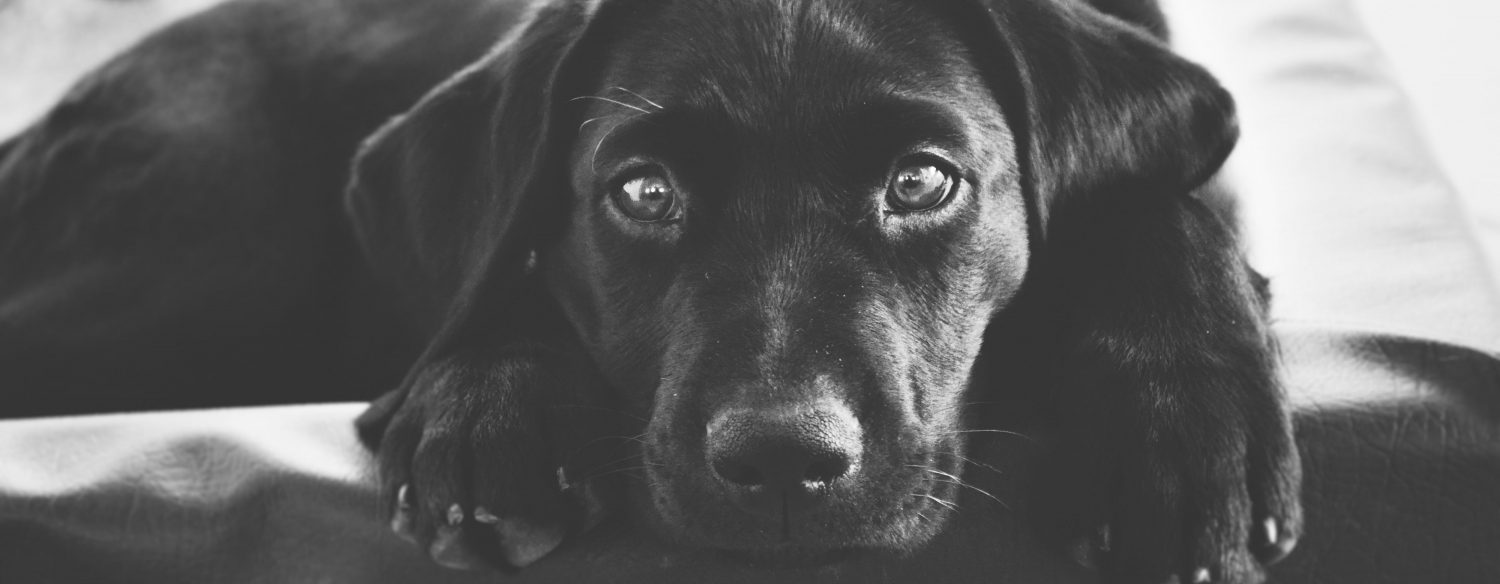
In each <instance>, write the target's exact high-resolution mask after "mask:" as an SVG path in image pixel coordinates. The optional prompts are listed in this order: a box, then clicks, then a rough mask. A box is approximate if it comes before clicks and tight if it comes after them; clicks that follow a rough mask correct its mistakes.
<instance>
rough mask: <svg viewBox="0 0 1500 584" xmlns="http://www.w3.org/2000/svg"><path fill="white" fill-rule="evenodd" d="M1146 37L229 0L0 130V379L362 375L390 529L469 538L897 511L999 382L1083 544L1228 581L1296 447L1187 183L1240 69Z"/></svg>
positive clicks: (117, 395)
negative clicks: (622, 518) (1049, 447)
mask: <svg viewBox="0 0 1500 584" xmlns="http://www.w3.org/2000/svg"><path fill="white" fill-rule="evenodd" d="M502 36H503V38H501V37H502ZM1164 37H1165V26H1164V24H1163V21H1162V17H1161V14H1160V12H1159V11H1158V10H1157V9H1156V6H1155V4H1154V2H1150V1H1149V0H1135V1H1131V0H1114V1H1098V2H1095V3H1093V4H1092V5H1091V4H1086V3H1083V2H1074V1H1069V0H988V1H984V0H923V1H918V0H739V1H732V2H731V1H723V2H709V1H703V0H696V1H689V0H596V1H587V0H555V1H546V2H538V3H536V4H535V5H534V6H523V5H521V4H520V3H518V2H514V1H502V2H485V1H482V0H468V1H465V0H441V1H434V2H428V3H402V2H385V1H381V0H321V1H317V2H277V1H254V0H251V1H242V2H235V3H231V4H228V5H225V6H223V7H221V8H218V9H215V10H213V11H210V12H209V13H206V14H204V15H201V16H199V17H195V18H193V19H190V20H188V21H186V22H184V23H182V24H179V25H177V26H174V27H172V28H170V29H168V30H166V31H164V32H163V33H160V34H158V35H156V36H155V37H153V38H152V39H150V40H148V41H147V42H145V43H144V44H142V45H141V46H139V47H137V48H135V49H133V50H132V51H131V52H130V53H127V54H126V55H125V56H123V57H121V58H120V59H117V60H116V61H114V62H113V63H111V64H110V65H107V66H105V67H104V68H102V69H101V70H100V71H98V72H96V73H95V74H93V75H92V76H91V77H90V78H89V79H86V80H85V81H84V82H83V83H81V84H80V85H79V87H78V88H77V89H75V91H74V92H73V93H72V94H71V95H70V96H69V97H68V98H67V99H65V100H64V101H63V102H62V103H61V104H59V105H58V106H57V108H56V109H55V110H54V111H52V112H51V113H50V114H49V116H48V117H47V118H46V119H44V120H42V121H41V122H40V123H39V124H38V125H36V126H35V127H33V128H32V129H31V130H29V131H28V132H27V133H26V134H24V135H22V136H20V137H19V138H17V139H15V140H13V141H11V142H9V143H7V144H6V145H4V146H3V147H0V382H3V384H4V385H3V387H4V388H5V392H6V394H7V395H8V396H11V397H7V402H8V404H13V403H18V402H17V399H16V398H15V397H14V396H16V395H19V394H22V393H25V394H27V395H32V396H35V395H40V396H44V399H42V400H40V401H38V400H32V403H40V404H41V405H40V406H30V409H28V408H27V406H20V409H19V410H12V411H11V412H10V414H11V415H28V414H45V413H57V412H62V411H79V410H84V409H95V410H97V409H127V408H128V409H139V408H143V407H161V406H168V405H170V406H192V405H210V404H216V403H248V402H250V401H256V400H261V401H283V400H302V401H305V400H308V399H341V398H346V397H350V396H353V395H360V394H362V395H365V396H369V395H374V394H375V393H377V392H379V391H386V390H390V389H392V388H394V391H390V392H389V393H387V394H386V395H385V396H384V397H382V398H380V399H379V400H377V401H376V402H375V403H374V404H373V405H372V407H371V408H370V409H369V410H368V411H367V412H366V414H365V415H364V416H363V417H362V418H361V419H360V421H359V428H360V432H361V435H362V437H363V438H364V439H365V440H366V441H367V443H368V444H370V445H371V446H372V448H374V449H376V450H377V452H378V457H379V462H380V474H381V479H380V480H381V483H382V486H383V490H384V493H385V496H386V497H388V499H387V500H388V501H390V502H391V503H390V513H391V519H392V525H393V528H394V529H395V530H396V531H397V532H398V533H401V534H402V535H404V536H406V537H409V538H411V539H413V540H415V541H417V542H419V543H420V545H422V546H424V548H425V549H427V550H428V551H429V552H430V553H431V554H432V555H433V557H434V559H436V560H437V561H439V562H441V563H444V564H446V565H452V566H458V567H471V566H478V565H483V564H489V565H496V566H500V567H502V568H515V567H521V566H525V565H527V564H529V563H531V562H533V561H536V560H537V559H539V558H541V557H542V556H544V555H545V554H547V553H548V552H550V551H551V550H552V549H554V548H555V547H556V546H557V545H558V544H559V543H560V542H561V541H563V540H564V539H565V538H566V537H567V536H568V535H569V534H571V533H575V532H576V531H577V530H579V529H582V528H584V527H586V526H587V525H588V524H590V523H592V522H593V521H594V520H596V519H597V517H598V516H599V515H600V514H601V513H602V512H603V510H604V509H606V508H608V507H609V506H611V505H616V506H621V507H623V508H625V509H628V510H630V511H631V512H632V513H633V515H634V516H636V517H637V518H638V519H639V520H640V521H643V522H646V523H648V524H650V525H652V526H653V527H654V528H655V529H656V531H657V532H658V533H660V534H662V535H663V536H665V537H667V538H670V539H672V540H674V541H680V542H683V543H684V544H685V545H695V546H703V547H707V548H713V549H717V550H725V551H726V552H729V553H730V554H731V555H741V556H748V557H754V558H760V559H770V560H774V561H783V560H785V561H827V560H829V559H835V558H840V557H844V556H846V555H847V554H848V553H850V552H856V551H876V552H895V553H900V552H904V551H909V550H913V549H916V548H918V547H919V546H921V545H922V544H923V543H924V542H925V541H927V540H928V539H929V538H931V537H932V536H933V535H934V534H935V533H936V532H938V530H940V529H941V528H942V526H943V525H944V522H945V520H946V518H947V517H948V516H949V514H950V512H951V507H952V505H951V502H952V501H953V500H954V499H955V498H957V497H958V496H959V495H960V491H959V489H960V487H961V486H962V482H963V481H962V479H961V477H962V476H963V474H964V470H965V462H966V457H965V456H964V452H965V442H966V441H965V436H967V435H968V434H967V433H968V432H970V431H972V430H974V429H975V425H976V422H975V421H974V419H973V418H972V417H970V416H967V415H966V412H967V411H968V410H969V409H970V408H969V405H970V404H971V403H972V402H974V401H978V400H983V398H984V396H985V395H989V394H992V393H994V392H1005V391H1015V392H1021V391H1029V392H1034V393H1035V394H1036V395H1038V396H1040V397H1039V399H1041V400H1042V401H1044V402H1045V403H1046V404H1048V409H1049V411H1051V412H1053V413H1054V414H1055V416H1056V424H1057V427H1058V428H1059V431H1058V432H1057V434H1056V436H1057V438H1056V451H1055V454H1054V455H1053V457H1052V463H1053V464H1052V465H1051V466H1054V467H1056V468H1055V470H1056V471H1057V472H1056V473H1054V474H1055V476H1057V477H1060V478H1059V480H1058V481H1057V483H1056V484H1057V485H1058V489H1059V491H1058V492H1061V493H1066V494H1067V495H1068V496H1067V497H1065V499H1066V500H1068V501H1070V502H1071V505H1069V506H1067V507H1068V509H1067V510H1066V511H1065V514H1066V515H1069V516H1070V517H1071V518H1070V519H1069V518H1058V519H1056V520H1055V521H1054V522H1053V523H1054V524H1055V525H1060V526H1065V528H1066V530H1070V531H1072V532H1079V533H1081V532H1086V531H1088V530H1089V529H1091V528H1092V527H1095V526H1098V525H1108V538H1107V539H1108V555H1107V556H1106V558H1105V561H1104V563H1103V567H1104V569H1105V570H1106V571H1107V573H1108V575H1109V577H1110V580H1111V581H1116V582H1157V581H1163V580H1166V579H1170V578H1171V577H1173V576H1176V577H1177V578H1178V581H1181V582H1208V581H1212V582H1254V581H1258V580H1259V579H1260V578H1261V577H1262V574H1263V568H1262V566H1263V565H1264V564H1266V563H1269V562H1273V561H1275V560H1277V559H1279V558H1280V557H1282V556H1283V555H1285V554H1286V553H1287V552H1288V551H1290V549H1291V548H1292V546H1293V545H1294V544H1295V541H1296V539H1297V537H1298V536H1299V534H1300V526H1301V515H1300V509H1299V507H1298V488H1299V482H1300V466H1299V463H1298V459H1297V453H1296V450H1295V447H1294V445H1293V442H1292V437H1291V430H1290V425H1289V420H1288V416H1287V413H1286V411H1285V408H1284V405H1283V401H1282V397H1281V391H1280V389H1279V385H1278V378H1277V370H1276V353H1275V352H1276V349H1275V343H1274V339H1273V338H1272V336H1271V333H1270V331H1269V329H1268V325H1267V318H1268V317H1267V302H1268V294H1267V292H1266V287H1265V283H1264V281H1263V280H1261V279H1260V277H1259V276H1258V275H1256V274H1255V273H1254V272H1253V271H1252V270H1251V269H1250V268H1249V267H1248V266H1247V265H1246V263H1245V260H1244V257H1243V255H1242V253H1241V250H1240V249H1239V247H1238V243H1237V239H1236V235H1235V229H1234V221H1233V218H1232V213H1231V209H1230V206H1229V205H1228V204H1227V202H1226V200H1225V199H1224V197H1223V194H1222V193H1220V192H1218V191H1217V190H1216V189H1215V188H1213V185H1212V180H1211V179H1212V177H1213V175H1214V174H1215V172H1216V171H1217V169H1218V168H1219V166H1220V165H1221V164H1222V162H1223V161H1224V159H1225V158H1226V157H1227V156H1228V154H1229V152H1230V150H1231V149H1232V148H1233V145H1234V142H1235V140H1236V136H1237V130H1236V125H1235V117H1234V111H1233V103H1232V101H1231V99H1230V97H1229V95H1228V94H1227V93H1226V92H1225V91H1224V90H1223V89H1222V88H1221V87H1220V86H1219V85H1218V84H1217V83H1216V82H1215V81H1214V80H1213V78H1212V77H1210V76H1209V75H1208V74H1207V73H1206V72H1205V71H1203V70H1202V69H1201V68H1199V67H1197V66H1195V65H1193V64H1190V63H1188V62H1187V61H1185V60H1183V59H1181V58H1179V57H1177V56H1175V55H1173V54H1172V53H1171V52H1170V51H1169V50H1168V49H1167V48H1166V46H1165V45H1164ZM497 38H498V39H500V40H499V44H498V45H495V46H494V47H493V48H492V49H490V50H489V51H488V52H487V53H483V54H482V55H481V53H482V52H483V51H484V47H485V46H487V45H488V44H489V43H490V42H492V41H494V40H495V39H497ZM475 58H477V61H475V62H473V63H472V64H469V65H467V66H466V67H463V68H462V69H461V70H459V67H460V66H461V65H462V64H463V63H465V62H468V61H469V60H471V59H475ZM453 71H457V73H456V74H453V75H452V76H451V77H448V78H447V80H446V81H442V82H441V83H440V84H438V81H439V80H440V79H442V78H444V77H446V76H448V75H449V74H450V73H452V72H453ZM435 84H436V88H435V89H432V90H431V91H430V92H426V94H425V97H420V100H419V101H418V97H419V96H421V95H422V93H423V92H424V91H426V90H427V89H428V88H429V87H432V86H433V85H435ZM413 102H415V105H414V106H412V107H410V109H406V108H407V107H408V106H411V104H412V103H413ZM403 110H405V113H400V115H396V116H395V117H394V118H390V119H389V121H385V120H386V119H387V118H388V117H389V116H391V115H393V114H396V113H398V112H401V111H403ZM383 121H385V123H384V124H383V125H381V124H382V122H383ZM377 128H378V129H377ZM372 132H373V134H372ZM367 135H368V136H369V137H368V138H367V139H366V138H365V137H366V136H367ZM361 140H363V141H362V142H361ZM356 151H357V154H356ZM351 157H352V158H353V160H354V163H353V166H352V170H351V167H350V166H349V165H348V163H347V160H349V159H350V158H351ZM346 184H347V188H344V186H345V185H346ZM986 367H999V368H1000V369H1001V370H1003V371H1006V372H1008V373H1007V374H1006V375H1003V376H1001V377H1000V378H999V379H1000V380H1001V382H1000V383H986V384H983V385H981V384H978V383H973V382H971V381H973V380H975V379H978V378H979V377H977V372H978V371H980V370H981V369H984V368H986ZM987 379H994V378H992V377H991V378H987ZM1023 379H1024V380H1025V382H1024V383H1023V382H1022V381H1021V380H1023ZM993 385H999V386H998V387H996V386H993ZM204 392H214V393H212V394H206V393H204ZM364 392H368V393H364ZM84 400H87V401H84ZM8 407H10V406H8ZM603 453H607V454H603ZM617 455H623V456H624V457H625V458H612V457H615V456H617ZM622 463H623V464H625V465H627V466H629V467H630V468H623V467H622V466H621V464H622ZM611 465H613V466H611ZM633 469H637V470H635V472H637V473H638V474H634V475H625V474H624V473H615V472H614V471H618V470H633ZM612 474H613V475H615V476H616V477H619V476H634V477H636V478H639V479H640V480H635V481H623V483H611V482H610V481H609V480H607V479H608V478H609V477H608V475H612ZM611 485H613V486H611ZM616 497H620V498H622V499H620V500H616V499H615V498H616Z"/></svg>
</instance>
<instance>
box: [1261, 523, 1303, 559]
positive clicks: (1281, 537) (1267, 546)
mask: <svg viewBox="0 0 1500 584" xmlns="http://www.w3.org/2000/svg"><path fill="white" fill-rule="evenodd" d="M1255 539H1256V546H1255V549H1256V551H1257V552H1258V553H1257V554H1256V555H1257V556H1259V558H1260V561H1261V562H1264V563H1266V564H1273V563H1276V562H1278V561H1281V559H1282V558H1285V557H1286V556H1287V554H1290V553H1292V548H1295V547H1297V538H1296V536H1294V535H1292V534H1289V533H1283V531H1282V529H1281V522H1280V521H1278V520H1277V519H1276V518H1275V517H1268V518H1266V520H1265V521H1264V522H1263V523H1261V526H1260V529H1259V530H1257V533H1256V534H1255Z"/></svg>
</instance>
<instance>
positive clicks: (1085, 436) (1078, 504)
mask: <svg viewBox="0 0 1500 584" xmlns="http://www.w3.org/2000/svg"><path fill="white" fill-rule="evenodd" d="M1163 389H1165V388H1164V387H1163V386H1162V385H1161V384H1158V385H1157V388H1156V390H1155V391H1152V392H1151V394H1152V395H1151V398H1150V399H1147V400H1141V401H1140V402H1139V403H1136V404H1133V406H1132V407H1125V408H1121V409H1120V410H1117V411H1115V412H1114V415H1113V416H1112V417H1113V419H1110V420H1108V421H1104V420H1098V419H1096V421H1097V422H1099V424H1098V425H1095V426H1093V428H1090V429H1087V430H1081V429H1078V428H1075V430H1080V431H1079V432H1078V434H1075V435H1074V436H1073V437H1072V438H1071V439H1070V440H1068V441H1069V442H1071V443H1072V446H1071V447H1068V448H1067V449H1066V450H1065V452H1064V453H1062V454H1063V456H1066V457H1070V459H1071V460H1069V461H1068V462H1064V463H1060V464H1062V465H1064V466H1067V467H1069V468H1070V470H1067V471H1065V472H1063V473H1061V475H1062V477H1063V478H1062V480H1064V481H1067V482H1068V483H1069V484H1068V485H1067V486H1065V487H1063V488H1062V489H1061V490H1059V493H1068V494H1066V495H1054V496H1055V497H1057V499H1055V500H1054V501H1053V502H1052V504H1053V505H1057V506H1058V507H1055V508H1054V509H1056V508H1066V510H1065V511H1061V513H1063V514H1064V515H1071V516H1072V517H1073V519H1072V520H1069V519H1064V520H1062V522H1061V523H1063V524H1065V525H1069V526H1071V527H1065V528H1064V529H1070V530H1071V532H1070V533H1069V534H1068V535H1067V537H1069V538H1072V539H1073V541H1074V542H1077V541H1078V539H1077V538H1079V537H1080V536H1082V535H1084V534H1088V535H1089V537H1088V540H1087V541H1088V543H1086V544H1083V546H1084V547H1085V548H1092V549H1078V548H1075V550H1076V551H1081V552H1082V553H1081V554H1080V557H1091V558H1094V559H1093V560H1092V561H1091V562H1090V563H1094V564H1096V565H1097V567H1099V568H1100V569H1101V571H1102V572H1103V574H1104V581H1105V582H1110V583H1114V584H1159V583H1167V582H1174V581H1175V582H1178V583H1180V584H1190V583H1191V584H1197V583H1210V582H1211V583H1226V584H1253V583H1258V582H1262V581H1263V580H1264V579H1265V567H1266V566H1268V565H1270V564H1272V563H1274V562H1276V561H1278V560H1280V559H1281V558H1283V557H1285V556H1286V555H1287V554H1288V553H1290V552H1291V550H1292V548H1293V547H1295V546H1296V543H1297V539H1298V537H1299V536H1300V535H1301V533H1302V512H1301V506H1300V502H1299V491H1300V483H1301V464H1300V461H1299V458H1298V454H1297V450H1296V446H1295V443H1294V442H1293V439H1292V432H1291V427H1290V420H1289V418H1288V416H1287V415H1286V413H1285V411H1284V410H1283V408H1282V404H1281V403H1280V400H1279V397H1278V393H1277V392H1276V391H1275V390H1274V387H1273V388H1266V389H1264V390H1263V391H1262V390H1260V389H1252V388H1246V387H1244V386H1243V385H1240V386H1238V387H1234V388H1233V389H1232V390H1225V391H1220V390H1221V389H1224V388H1213V387H1210V388H1203V387H1193V388H1188V387H1180V388H1172V389H1171V390H1170V391H1162V390H1163ZM1080 449H1082V450H1080ZM1085 467H1086V468H1085ZM1054 484H1056V483H1054ZM1080 514H1081V515H1083V516H1084V517H1082V518H1081V519H1082V520H1081V521H1080V520H1079V519H1080ZM1055 517H1056V516H1054V518H1055ZM1091 526H1100V527H1098V528H1093V527H1091ZM1174 578H1175V580H1174Z"/></svg>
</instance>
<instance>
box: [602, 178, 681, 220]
mask: <svg viewBox="0 0 1500 584" xmlns="http://www.w3.org/2000/svg"><path fill="white" fill-rule="evenodd" d="M614 199H615V204H616V205H618V206H619V207H620V211H621V212H623V213H625V216H626V217H629V218H631V219H633V220H636V221H640V222H643V223H654V222H657V221H661V220H664V219H667V218H668V217H670V216H671V215H672V211H673V210H674V209H675V208H676V206H677V189H676V188H674V187H673V186H672V182H671V181H669V180H667V178H666V177H664V176H661V175H659V174H647V175H643V176H639V177H636V178H633V179H630V180H628V181H625V183H624V184H622V185H620V187H619V188H618V189H616V190H615V193H614Z"/></svg>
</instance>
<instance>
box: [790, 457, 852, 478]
mask: <svg viewBox="0 0 1500 584" xmlns="http://www.w3.org/2000/svg"><path fill="white" fill-rule="evenodd" d="M846 472H849V459H848V458H846V457H843V456H840V455H837V454H829V455H826V456H820V457H817V458H814V459H813V460H812V461H810V463H809V464H808V465H807V470H805V471H803V473H802V480H804V481H807V482H812V483H819V484H828V483H831V482H833V481H835V480H838V478H839V477H841V476H844V473H846Z"/></svg>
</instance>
